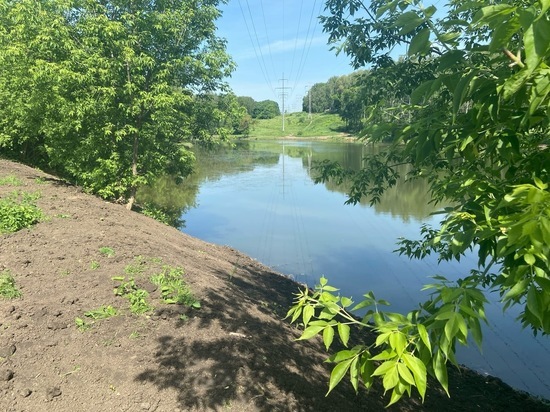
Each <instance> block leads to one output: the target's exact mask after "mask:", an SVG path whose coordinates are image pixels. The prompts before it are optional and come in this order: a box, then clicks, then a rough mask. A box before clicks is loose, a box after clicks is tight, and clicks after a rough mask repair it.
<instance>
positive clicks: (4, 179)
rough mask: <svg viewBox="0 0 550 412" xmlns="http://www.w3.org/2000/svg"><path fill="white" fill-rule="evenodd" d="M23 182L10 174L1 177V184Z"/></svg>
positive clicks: (13, 184)
mask: <svg viewBox="0 0 550 412" xmlns="http://www.w3.org/2000/svg"><path fill="white" fill-rule="evenodd" d="M22 184H23V182H21V179H19V178H18V177H17V176H13V175H8V176H4V177H0V186H21V185H22Z"/></svg>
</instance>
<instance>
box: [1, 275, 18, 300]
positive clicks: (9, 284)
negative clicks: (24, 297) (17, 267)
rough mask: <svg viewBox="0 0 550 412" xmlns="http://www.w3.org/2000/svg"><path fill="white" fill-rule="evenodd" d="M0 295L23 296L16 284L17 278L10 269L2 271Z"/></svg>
mask: <svg viewBox="0 0 550 412" xmlns="http://www.w3.org/2000/svg"><path fill="white" fill-rule="evenodd" d="M0 297H2V298H3V299H15V298H19V297H21V291H20V290H19V289H18V288H17V286H16V285H15V279H14V278H13V276H12V274H11V273H10V271H9V270H3V271H2V272H0Z"/></svg>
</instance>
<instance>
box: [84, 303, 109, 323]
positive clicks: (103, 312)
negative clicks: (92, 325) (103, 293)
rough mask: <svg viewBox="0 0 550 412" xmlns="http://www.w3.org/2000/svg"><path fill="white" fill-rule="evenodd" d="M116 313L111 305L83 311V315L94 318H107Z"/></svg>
mask: <svg viewBox="0 0 550 412" xmlns="http://www.w3.org/2000/svg"><path fill="white" fill-rule="evenodd" d="M116 315H117V311H116V309H115V308H113V307H112V306H110V305H109V306H101V307H100V308H99V309H94V310H90V311H88V312H86V313H84V316H87V317H89V318H92V319H94V320H96V319H107V318H112V317H113V316H116Z"/></svg>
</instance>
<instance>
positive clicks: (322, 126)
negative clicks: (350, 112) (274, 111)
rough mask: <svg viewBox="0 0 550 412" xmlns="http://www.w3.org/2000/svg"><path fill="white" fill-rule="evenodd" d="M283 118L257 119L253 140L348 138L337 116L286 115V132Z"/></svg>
mask: <svg viewBox="0 0 550 412" xmlns="http://www.w3.org/2000/svg"><path fill="white" fill-rule="evenodd" d="M282 125H283V118H282V116H277V117H275V118H273V119H256V120H254V124H253V125H252V127H251V128H250V135H249V138H251V139H274V138H281V137H292V138H312V137H330V138H337V137H347V136H348V134H347V133H345V132H344V126H345V123H344V122H343V121H342V119H340V117H339V116H338V115H337V114H324V113H323V114H312V115H311V119H310V118H309V115H308V114H307V113H303V112H299V113H291V114H286V115H285V130H284V131H283V130H282V129H283V128H282Z"/></svg>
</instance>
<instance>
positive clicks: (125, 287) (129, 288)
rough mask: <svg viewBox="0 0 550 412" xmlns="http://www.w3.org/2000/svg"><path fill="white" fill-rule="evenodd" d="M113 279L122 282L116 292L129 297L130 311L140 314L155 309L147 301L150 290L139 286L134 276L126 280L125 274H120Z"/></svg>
mask: <svg viewBox="0 0 550 412" xmlns="http://www.w3.org/2000/svg"><path fill="white" fill-rule="evenodd" d="M113 280H114V281H118V282H121V283H120V285H119V286H118V287H117V288H115V290H114V293H115V295H117V296H122V297H124V298H126V299H128V301H129V302H130V312H132V313H135V314H137V315H140V314H143V313H146V312H150V311H151V310H153V307H152V306H151V305H149V303H148V302H147V299H148V298H149V292H147V291H146V290H145V289H140V288H138V286H137V285H136V282H135V280H134V278H132V277H131V278H129V279H128V281H126V278H125V277H124V276H118V277H114V278H113Z"/></svg>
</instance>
